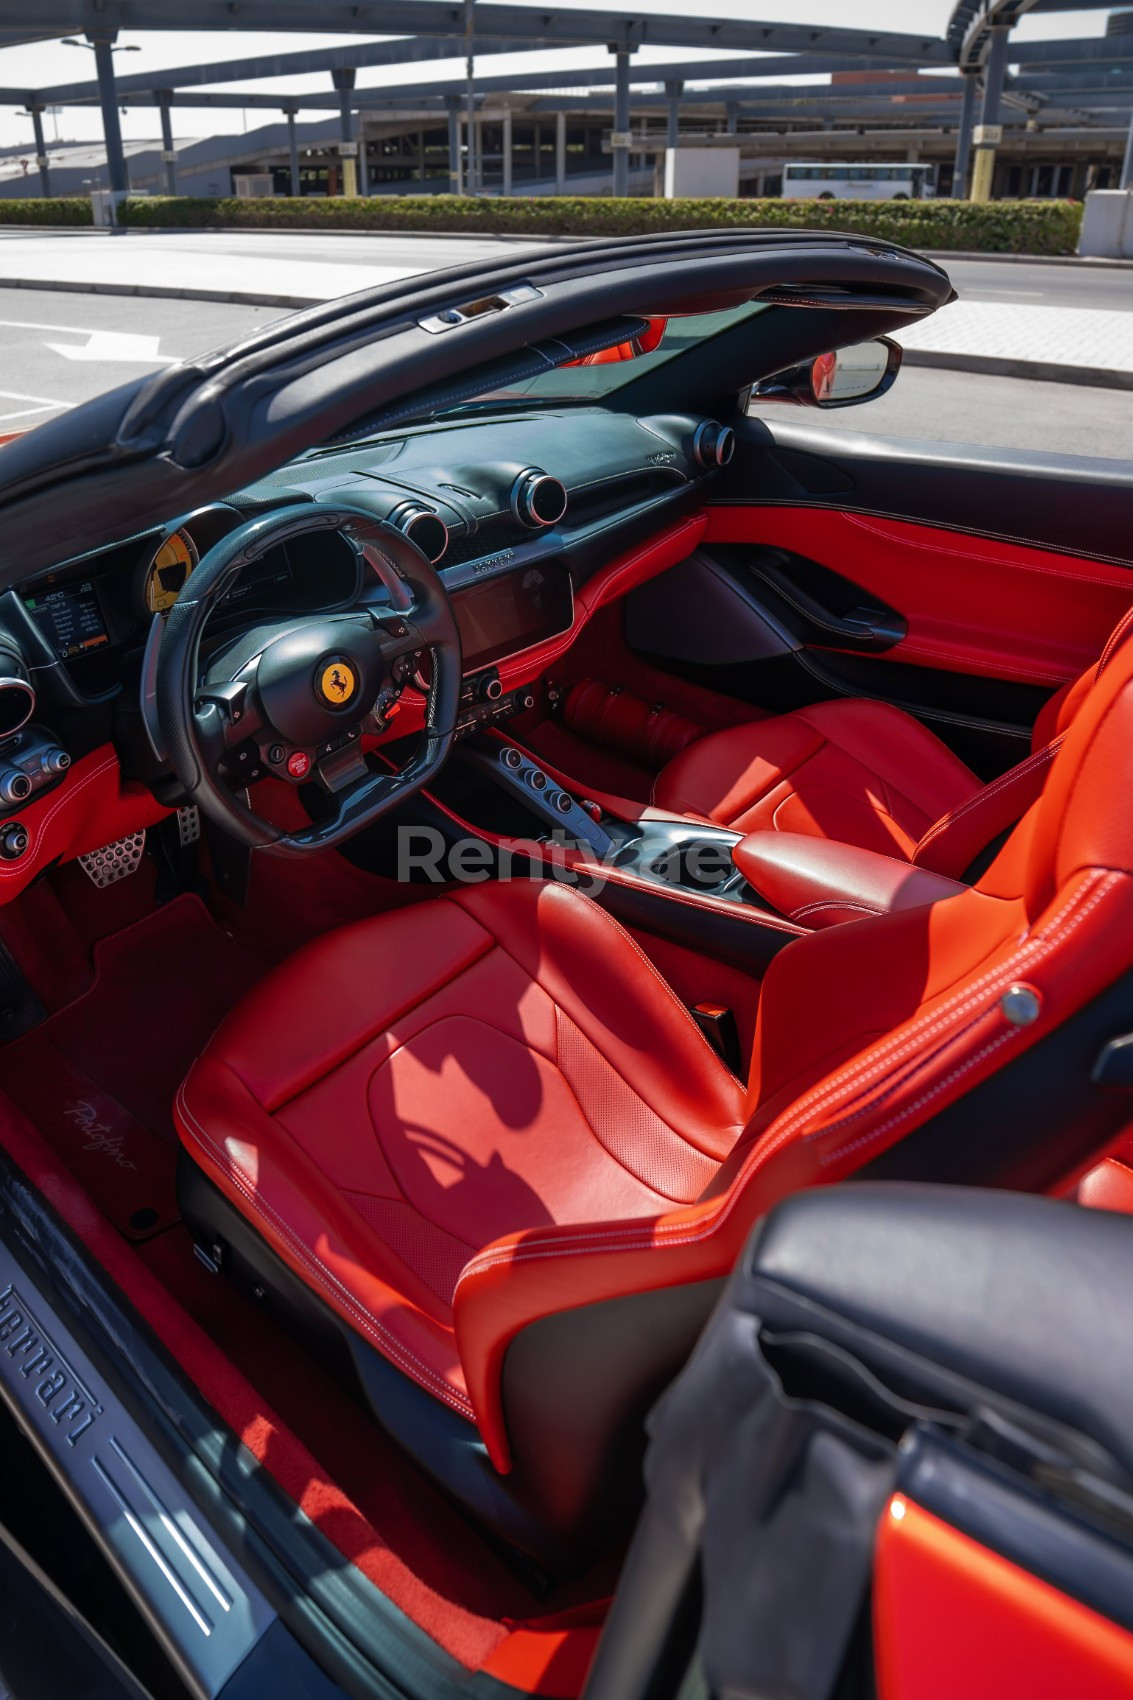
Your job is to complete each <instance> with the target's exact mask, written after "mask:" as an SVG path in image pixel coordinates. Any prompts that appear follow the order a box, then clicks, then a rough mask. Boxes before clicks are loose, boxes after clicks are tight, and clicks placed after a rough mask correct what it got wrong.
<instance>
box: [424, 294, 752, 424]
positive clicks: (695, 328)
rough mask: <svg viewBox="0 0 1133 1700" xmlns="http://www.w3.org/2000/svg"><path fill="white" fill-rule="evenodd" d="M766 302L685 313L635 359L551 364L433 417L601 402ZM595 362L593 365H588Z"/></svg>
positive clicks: (441, 409)
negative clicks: (501, 407) (504, 407)
mask: <svg viewBox="0 0 1133 1700" xmlns="http://www.w3.org/2000/svg"><path fill="white" fill-rule="evenodd" d="M766 307H767V303H766V302H764V301H744V302H742V303H741V305H740V306H738V307H728V308H726V309H725V310H724V311H723V312H719V313H688V314H685V315H684V316H683V317H681V318H679V319H669V320H667V321H666V322H665V329H664V334H663V335H662V337H661V340H660V342H659V343H658V345H657V347H656V348H654V349H651V350H650V351H649V352H648V353H646V354H639V355H637V356H635V357H634V358H633V359H626V358H621V359H619V358H610V357H608V356H607V357H603V356H601V355H599V356H597V357H595V356H591V357H590V360H586V361H579V362H574V363H572V364H570V365H564V366H555V367H553V368H550V369H548V370H547V371H546V372H540V373H538V374H537V376H535V377H534V378H523V379H519V380H518V381H516V382H515V383H509V384H506V385H504V386H503V387H502V388H500V389H485V390H483V391H482V392H481V393H480V394H479V395H476V396H474V397H473V398H472V399H471V400H468V399H465V400H463V401H461V402H460V403H459V404H456V405H454V406H452V407H442V408H438V409H437V411H436V412H435V413H434V414H433V417H434V418H437V419H448V418H452V417H453V416H455V415H457V414H461V413H469V412H476V411H478V410H481V409H487V408H489V407H498V406H499V405H500V404H501V403H503V404H505V405H520V406H540V407H545V406H548V405H551V404H554V405H556V406H557V405H559V404H563V403H570V402H594V401H600V400H602V398H603V397H604V396H608V395H612V394H613V393H614V391H615V390H620V389H621V388H622V386H623V384H629V383H632V382H633V381H634V379H636V378H639V377H640V376H641V374H642V373H643V372H647V371H651V370H653V369H655V368H656V367H658V366H664V365H665V364H666V363H667V362H668V361H670V360H674V359H676V357H677V355H678V354H684V353H685V352H686V351H687V350H688V349H689V348H691V347H692V345H693V343H697V342H703V341H704V340H706V339H707V338H708V337H713V336H717V335H718V334H719V332H720V331H724V330H728V329H729V328H730V327H731V326H732V325H737V324H739V323H741V322H742V321H743V320H744V319H753V318H754V317H755V316H756V314H757V313H762V312H764V311H765V310H766ZM591 360H593V361H594V362H595V363H594V364H591V363H590V361H591Z"/></svg>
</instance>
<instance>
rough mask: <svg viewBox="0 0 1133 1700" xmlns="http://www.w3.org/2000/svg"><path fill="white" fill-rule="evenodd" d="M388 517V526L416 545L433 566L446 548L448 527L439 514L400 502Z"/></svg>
mask: <svg viewBox="0 0 1133 1700" xmlns="http://www.w3.org/2000/svg"><path fill="white" fill-rule="evenodd" d="M389 517H390V524H391V525H395V526H396V527H397V529H398V531H400V532H402V533H403V534H404V536H406V537H408V539H409V541H410V542H411V543H414V544H416V546H417V548H418V549H420V551H421V553H422V555H424V557H425V559H426V560H427V561H429V562H431V563H432V565H434V566H435V565H436V563H437V562H438V561H439V560H440V558H441V556H442V555H443V554H444V552H445V550H446V549H447V548H448V526H447V525H446V524H445V522H444V520H443V519H442V518H441V516H440V514H435V513H433V512H432V510H431V509H429V508H423V507H420V506H419V505H418V504H417V503H416V502H402V504H401V506H400V507H397V508H395V509H394V510H393V512H392V513H391V514H390V516H389Z"/></svg>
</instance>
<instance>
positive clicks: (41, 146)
mask: <svg viewBox="0 0 1133 1700" xmlns="http://www.w3.org/2000/svg"><path fill="white" fill-rule="evenodd" d="M28 111H29V112H30V113H31V121H32V127H33V128H34V130H35V163H36V165H37V166H38V167H39V187H40V192H41V194H42V195H43V197H44V199H45V200H50V198H51V171H50V168H49V166H48V162H47V139H46V137H45V136H44V134H43V108H42V106H29V107H28Z"/></svg>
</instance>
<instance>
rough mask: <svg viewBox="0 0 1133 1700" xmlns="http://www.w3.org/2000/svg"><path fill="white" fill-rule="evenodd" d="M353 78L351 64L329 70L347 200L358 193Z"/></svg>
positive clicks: (343, 191) (343, 190)
mask: <svg viewBox="0 0 1133 1700" xmlns="http://www.w3.org/2000/svg"><path fill="white" fill-rule="evenodd" d="M354 78H355V71H354V68H353V66H346V67H344V68H342V69H341V70H338V71H332V72H331V81H332V82H333V83H334V86H335V88H336V89H337V90H338V118H339V135H340V136H341V138H342V140H341V141H340V142H339V144H338V152H339V157H340V159H341V162H342V193H343V194H344V195H345V196H346V197H347V198H348V199H349V200H353V199H355V197H356V196H357V194H358V161H357V157H356V156H357V152H358V144H357V142H356V141H355V140H354V113H353V111H352V109H351V105H350V95H351V92H352V91H353V88H354Z"/></svg>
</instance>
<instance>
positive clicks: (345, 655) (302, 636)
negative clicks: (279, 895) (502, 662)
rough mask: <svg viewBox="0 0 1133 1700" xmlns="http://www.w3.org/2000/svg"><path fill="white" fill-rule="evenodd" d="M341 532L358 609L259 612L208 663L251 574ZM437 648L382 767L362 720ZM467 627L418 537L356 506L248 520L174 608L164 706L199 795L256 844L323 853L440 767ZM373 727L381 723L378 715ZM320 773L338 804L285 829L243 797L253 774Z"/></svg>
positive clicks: (293, 509) (160, 708)
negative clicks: (374, 766)
mask: <svg viewBox="0 0 1133 1700" xmlns="http://www.w3.org/2000/svg"><path fill="white" fill-rule="evenodd" d="M332 531H336V532H339V533H340V534H341V535H343V536H345V537H346V538H347V539H348V540H349V541H350V542H351V543H352V545H353V546H354V548H355V549H356V550H357V551H358V553H359V554H360V555H361V557H362V559H363V562H364V563H365V565H367V566H368V567H369V568H371V569H372V571H370V572H366V571H365V570H364V572H363V587H362V589H361V591H360V593H359V594H358V596H357V597H356V599H355V600H354V601H353V602H352V603H351V604H350V606H349V607H347V608H340V609H336V610H335V612H334V613H331V614H311V615H298V616H293V617H291V618H284V619H278V620H272V621H267V622H263V623H261V624H259V625H257V626H255V627H253V628H251V629H250V630H248V631H245V632H243V633H241V634H240V635H239V636H238V637H237V638H236V640H235V641H234V642H232V643H228V644H225V645H223V646H222V648H221V649H220V651H219V652H218V654H217V655H216V656H215V657H214V658H212V659H211V660H210V661H209V662H208V663H207V664H206V666H205V668H204V670H203V671H202V669H201V659H200V648H201V636H202V633H203V632H204V629H205V625H206V622H207V621H208V619H209V616H210V615H211V614H213V613H215V611H216V610H217V608H218V607H219V606H220V605H221V603H222V601H223V599H224V597H225V596H226V595H227V594H228V592H229V591H230V590H231V589H232V587H233V585H234V583H235V581H236V579H237V578H238V577H239V575H240V573H241V572H242V571H244V570H245V568H247V567H248V566H249V565H250V564H251V563H252V562H254V561H257V560H259V559H260V557H261V556H263V555H265V554H266V553H267V551H268V550H269V549H274V548H276V547H277V546H278V545H279V544H281V543H286V542H287V541H288V540H289V539H292V538H295V537H299V536H302V535H304V534H305V533H309V532H332ZM425 650H428V652H429V655H430V657H431V663H432V682H431V684H430V686H429V687H428V690H427V694H426V701H425V727H424V730H423V732H422V733H421V736H420V739H419V740H418V743H417V746H416V748H415V750H414V751H413V753H412V755H411V757H410V759H409V760H408V761H407V762H406V764H405V765H404V766H403V767H402V768H401V770H400V772H397V773H374V772H373V771H371V769H370V768H369V767H368V766H367V765H366V762H365V759H364V757H363V755H362V747H361V745H362V731H363V727H364V725H365V723H366V722H367V720H369V718H370V716H372V715H375V714H376V715H377V716H378V719H379V723H380V720H381V718H382V715H383V713H384V711H385V710H387V709H388V708H389V707H390V706H392V704H393V702H394V701H395V700H396V698H397V696H398V695H399V694H400V691H401V688H402V686H403V684H404V683H405V682H406V681H407V680H408V679H410V678H411V677H413V676H414V675H415V674H416V672H417V669H418V666H419V663H420V662H421V661H422V659H423V652H424V651H425ZM460 685H461V650H460V634H459V632H458V630H457V625H456V617H455V615H454V614H453V611H452V607H451V604H450V603H449V599H448V596H447V594H446V592H445V588H444V585H443V584H442V583H441V581H440V579H439V578H438V576H437V574H436V573H435V572H434V570H433V568H432V567H431V566H430V565H429V563H428V562H427V561H426V559H425V557H424V555H422V554H421V552H420V550H419V549H418V548H417V547H416V545H415V544H413V543H411V542H410V541H409V539H408V538H407V537H404V536H403V535H402V534H401V532H399V531H395V530H394V529H393V527H392V526H390V525H387V524H385V522H384V521H381V520H377V519H375V518H374V517H373V515H372V514H370V513H367V512H366V510H365V509H363V508H361V507H354V506H352V505H350V504H348V503H345V502H336V503H335V504H334V505H330V504H323V503H321V502H304V503H301V504H294V505H292V506H289V507H286V508H282V509H277V510H276V511H274V512H272V513H270V514H266V515H263V516H262V517H260V518H258V519H252V520H248V521H247V522H246V523H245V524H244V525H241V526H238V527H237V529H236V530H235V531H233V532H230V533H229V535H228V536H227V537H225V538H223V539H222V541H221V542H219V543H218V544H216V546H215V547H214V548H212V549H210V550H209V551H208V553H207V554H206V555H205V556H204V558H203V559H202V560H201V562H200V564H199V565H198V566H197V568H196V570H195V571H194V572H193V574H192V576H191V577H190V578H188V579H186V581H185V583H184V585H183V586H182V588H181V592H180V594H179V596H178V598H177V600H176V602H175V603H174V604H173V606H172V608H171V609H170V610H169V613H168V615H167V617H166V623H165V630H164V632H163V634H162V638H161V648H160V650H159V653H158V662H157V680H156V696H157V713H158V723H159V726H160V728H161V734H162V737H163V739H164V742H165V746H166V749H167V751H168V753H169V759H170V761H171V763H172V765H173V769H174V772H175V773H176V775H177V778H178V779H179V780H180V782H181V784H182V786H183V787H184V789H185V793H186V795H187V797H188V799H189V801H190V802H192V803H196V804H198V805H199V806H200V808H201V809H203V810H204V812H205V814H206V815H208V816H209V817H210V818H211V819H212V820H214V821H216V822H217V824H218V825H219V826H222V827H223V828H224V829H225V831H226V832H228V833H230V834H232V836H233V837H235V838H237V839H239V840H240V841H241V842H242V843H244V844H247V845H250V846H251V847H252V848H254V849H270V850H273V851H276V852H278V853H280V854H284V855H309V854H311V853H312V852H313V851H319V850H327V849H330V848H331V847H332V846H333V845H335V844H338V843H340V842H341V841H342V840H343V839H344V838H348V837H350V835H351V834H352V833H355V832H360V831H361V830H362V828H363V827H367V826H372V825H373V824H374V822H375V821H378V820H380V819H381V818H382V816H383V815H385V814H388V813H389V811H390V810H391V809H394V808H396V807H397V806H398V805H399V804H400V803H403V802H404V801H405V800H406V798H407V797H411V796H412V795H413V794H414V792H416V791H419V790H420V789H421V787H422V786H423V785H426V784H427V783H428V782H429V780H430V779H431V778H432V777H433V776H434V775H435V774H436V772H437V771H438V769H439V768H440V767H441V766H442V765H443V764H444V761H445V759H446V758H447V756H448V753H449V750H450V748H451V746H452V740H453V729H454V727H455V724H456V717H457V710H458V707H459V702H460ZM371 724H373V722H371ZM265 772H267V773H273V774H275V775H277V776H278V777H279V778H282V779H287V780H289V781H290V782H291V783H292V784H295V785H298V784H301V783H303V782H304V781H305V780H308V779H315V778H318V779H321V780H322V782H323V785H324V786H325V787H326V789H327V790H328V791H329V792H330V794H331V796H332V797H333V798H334V800H335V803H336V808H335V811H334V813H333V815H332V816H331V817H330V818H329V819H328V820H325V821H319V822H316V823H314V824H313V825H311V826H310V827H307V828H304V829H303V830H302V831H298V832H286V831H283V830H282V829H281V828H280V827H277V826H273V825H272V824H271V822H270V821H266V820H264V819H262V818H261V817H260V816H259V815H257V814H256V813H255V811H254V810H253V809H252V807H251V805H250V803H249V804H248V805H247V806H245V805H244V804H243V803H241V802H240V801H239V800H238V797H237V791H238V790H239V789H242V788H243V785H244V784H247V783H248V782H249V780H250V779H251V778H257V777H260V776H261V775H262V774H263V773H265Z"/></svg>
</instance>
